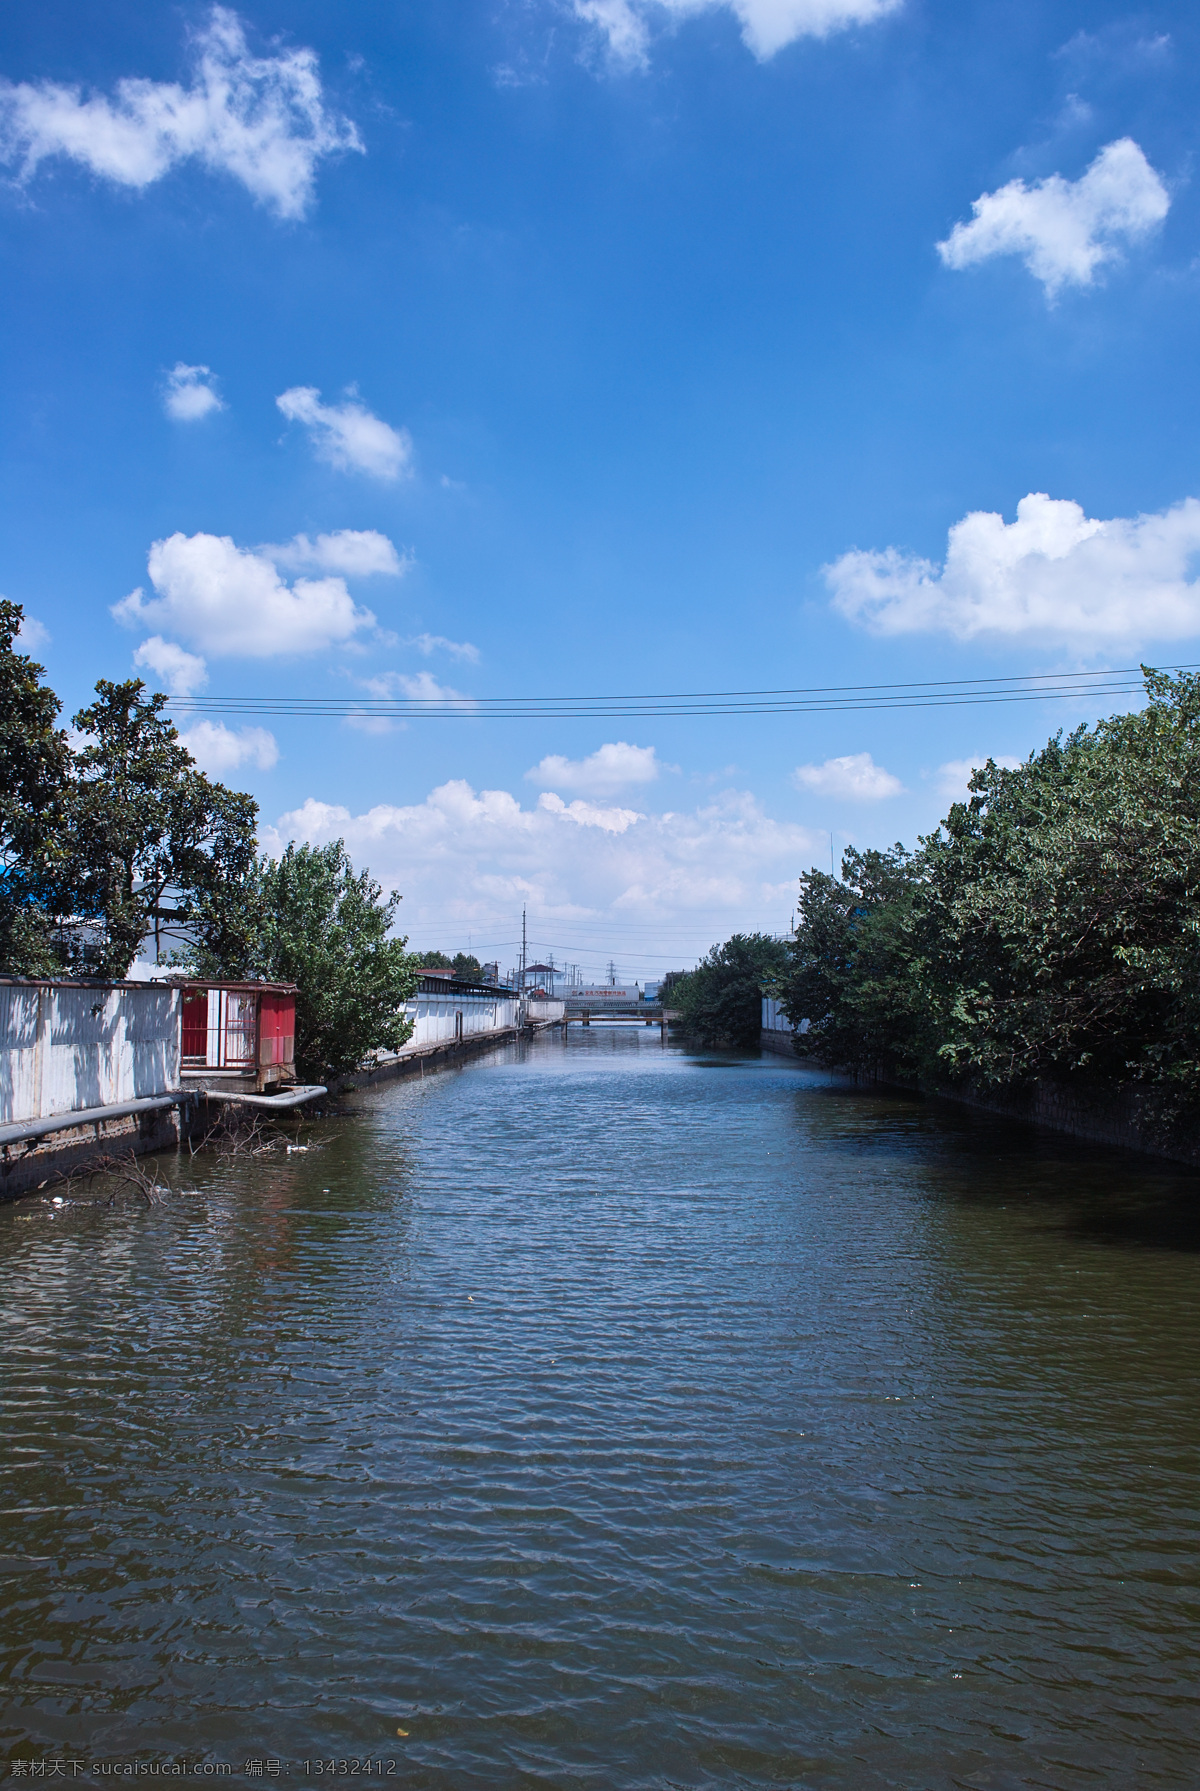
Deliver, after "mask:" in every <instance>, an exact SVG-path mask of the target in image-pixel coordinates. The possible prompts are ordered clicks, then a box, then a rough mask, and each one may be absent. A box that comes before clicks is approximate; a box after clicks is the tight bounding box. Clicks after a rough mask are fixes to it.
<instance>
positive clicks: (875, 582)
mask: <svg viewBox="0 0 1200 1791" xmlns="http://www.w3.org/2000/svg"><path fill="white" fill-rule="evenodd" d="M1197 554H1200V502H1198V501H1197V500H1196V499H1195V498H1185V499H1184V500H1183V502H1182V503H1179V504H1175V505H1173V506H1172V507H1171V508H1170V509H1169V510H1165V511H1161V512H1158V513H1156V514H1152V515H1149V516H1134V517H1121V516H1118V517H1114V518H1112V519H1111V520H1109V521H1107V522H1098V521H1096V520H1094V519H1093V518H1090V517H1088V516H1086V515H1085V514H1084V511H1083V509H1082V508H1081V506H1080V505H1079V504H1076V503H1073V502H1071V501H1070V500H1069V499H1065V498H1050V497H1047V496H1046V494H1045V492H1043V491H1032V492H1030V493H1029V495H1028V496H1027V497H1023V498H1022V499H1021V501H1020V503H1019V504H1018V505H1017V517H1016V521H1015V522H1011V523H1006V522H1005V520H1004V518H1003V517H1002V516H1000V515H998V514H996V513H995V512H993V511H990V510H973V511H972V512H971V514H970V515H969V516H964V517H963V519H962V521H961V522H956V523H955V524H954V526H953V528H952V529H951V530H950V534H949V539H948V542H947V549H946V560H945V564H944V565H943V566H936V565H934V564H933V562H932V561H930V560H924V559H918V558H916V557H915V556H912V555H908V554H903V553H901V552H900V551H899V550H898V549H897V548H895V547H889V548H887V549H885V550H884V552H882V553H861V552H859V551H858V550H854V551H853V552H851V553H845V554H843V555H842V556H841V558H840V559H838V560H835V561H834V562H833V564H832V565H831V566H826V567H825V569H824V572H825V579H826V582H827V583H828V585H829V588H830V589H831V591H832V592H833V604H834V608H835V609H837V610H840V611H841V613H842V615H844V616H846V617H848V619H849V620H850V621H852V622H858V623H860V624H861V625H862V626H863V627H865V628H869V629H871V630H872V632H873V633H875V634H911V633H916V632H919V631H933V630H937V631H941V632H945V633H948V634H952V635H955V636H957V638H958V639H959V640H969V639H971V638H972V637H973V636H975V635H981V634H993V635H1005V636H1014V635H1021V634H1036V635H1040V636H1044V637H1046V638H1048V639H1055V640H1064V641H1072V642H1074V643H1076V644H1083V645H1088V646H1092V645H1096V644H1098V643H1099V642H1101V641H1126V642H1136V641H1139V640H1143V641H1146V640H1181V639H1184V638H1186V637H1188V636H1190V635H1195V634H1200V580H1197V579H1196V578H1195V577H1191V576H1189V575H1190V574H1191V573H1193V571H1194V569H1195V560H1196V555H1197Z"/></svg>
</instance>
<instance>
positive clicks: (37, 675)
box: [0, 598, 71, 976]
mask: <svg viewBox="0 0 1200 1791" xmlns="http://www.w3.org/2000/svg"><path fill="white" fill-rule="evenodd" d="M23 620H24V612H23V610H22V608H21V606H20V604H19V603H10V602H9V601H8V599H7V598H0V964H3V966H4V969H5V970H6V971H7V972H8V974H9V975H17V976H30V975H45V974H46V973H47V972H48V971H50V970H51V969H53V968H54V967H55V958H54V953H53V947H52V944H51V940H50V936H49V926H48V921H47V917H46V914H45V912H44V908H43V906H42V895H43V892H44V890H45V887H46V885H47V883H48V882H49V881H50V880H51V878H52V877H53V875H54V873H55V868H56V860H57V857H58V853H59V842H60V839H61V834H62V826H63V806H64V801H65V795H66V787H67V778H68V770H69V765H70V759H71V752H70V747H69V746H68V744H67V736H66V733H65V732H64V730H63V729H62V728H60V727H58V726H56V722H57V718H58V712H59V708H60V706H61V705H60V704H59V701H58V698H57V697H56V696H55V694H54V692H53V691H52V690H51V689H50V688H49V687H48V686H47V685H46V684H44V683H43V682H42V680H43V678H44V677H45V668H44V667H42V666H40V665H38V664H37V663H36V662H35V661H34V660H33V659H31V658H29V657H28V655H27V654H24V653H21V652H18V651H17V636H18V634H19V633H20V629H21V624H22V622H23Z"/></svg>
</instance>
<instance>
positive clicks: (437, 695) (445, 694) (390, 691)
mask: <svg viewBox="0 0 1200 1791" xmlns="http://www.w3.org/2000/svg"><path fill="white" fill-rule="evenodd" d="M362 686H363V689H364V690H369V691H370V693H371V695H372V696H376V697H407V698H408V700H409V701H410V702H414V703H462V704H464V705H465V706H466V707H467V708H473V707H474V698H473V697H469V696H464V694H463V692H462V691H461V690H453V689H451V687H450V685H449V684H439V683H438V681H437V679H436V678H435V677H434V675H433V673H432V672H381V673H380V675H379V677H378V678H364V679H363V680H362Z"/></svg>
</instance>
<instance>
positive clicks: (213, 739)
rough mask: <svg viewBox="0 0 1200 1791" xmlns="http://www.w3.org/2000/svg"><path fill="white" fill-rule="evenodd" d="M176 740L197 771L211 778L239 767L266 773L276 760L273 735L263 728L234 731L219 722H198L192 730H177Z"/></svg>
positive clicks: (276, 753) (276, 751)
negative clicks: (192, 761) (250, 766)
mask: <svg viewBox="0 0 1200 1791" xmlns="http://www.w3.org/2000/svg"><path fill="white" fill-rule="evenodd" d="M179 738H180V741H181V742H182V744H183V745H184V746H186V748H187V750H188V751H189V752H190V753H191V755H192V757H193V758H194V759H195V761H196V763H197V765H199V767H200V769H201V771H207V772H208V773H209V774H210V776H212V777H223V776H224V775H225V774H226V772H229V771H237V770H238V769H239V767H240V766H242V765H254V766H256V767H257V769H258V770H259V771H269V770H270V769H271V767H272V765H274V764H276V763H278V760H279V747H278V746H277V744H276V741H275V736H274V734H270V733H268V732H267V730H266V728H238V729H237V730H236V732H235V730H234V729H233V728H227V727H226V726H225V724H224V722H221V721H198V722H197V723H196V725H195V727H192V728H187V729H184V730H183V731H181V733H180V735H179Z"/></svg>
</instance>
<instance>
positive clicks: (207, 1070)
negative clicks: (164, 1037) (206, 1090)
mask: <svg viewBox="0 0 1200 1791" xmlns="http://www.w3.org/2000/svg"><path fill="white" fill-rule="evenodd" d="M181 1043H182V1057H183V1063H182V1070H183V1075H184V1078H185V1080H187V1081H190V1082H196V1083H198V1084H200V1085H204V1084H207V1083H209V1082H211V1083H212V1084H213V1085H214V1086H220V1087H232V1086H234V1085H240V1084H243V1083H248V1084H249V1085H250V1086H252V1087H253V1088H255V1089H258V1090H261V1089H263V1088H266V1087H268V1086H269V1085H270V1084H272V1083H276V1082H294V1081H295V1079H296V1065H295V1056H296V985H295V984H294V983H185V984H184V989H183V1038H182V1041H181Z"/></svg>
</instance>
